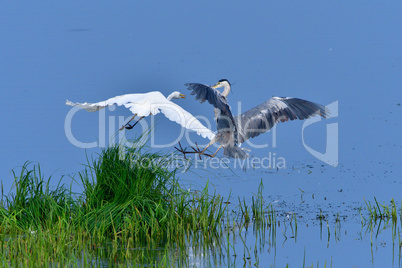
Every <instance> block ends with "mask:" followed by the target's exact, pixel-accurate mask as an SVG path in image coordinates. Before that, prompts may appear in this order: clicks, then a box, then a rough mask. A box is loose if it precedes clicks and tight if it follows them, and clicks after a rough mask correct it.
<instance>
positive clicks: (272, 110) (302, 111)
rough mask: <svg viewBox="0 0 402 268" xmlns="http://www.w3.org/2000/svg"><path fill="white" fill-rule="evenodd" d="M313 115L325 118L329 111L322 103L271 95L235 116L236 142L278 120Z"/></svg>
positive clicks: (303, 117)
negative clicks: (271, 96)
mask: <svg viewBox="0 0 402 268" xmlns="http://www.w3.org/2000/svg"><path fill="white" fill-rule="evenodd" d="M313 115H320V116H322V117H324V118H327V117H328V116H329V112H328V110H327V109H326V108H325V107H324V106H323V105H320V104H317V103H314V102H311V101H306V100H302V99H298V98H290V97H287V98H279V97H273V98H271V99H269V100H267V101H266V102H264V103H262V104H260V105H258V106H256V107H254V108H252V109H250V110H248V111H247V112H244V113H242V114H241V115H238V116H236V117H235V121H236V126H237V130H238V142H240V143H242V142H244V141H245V140H248V139H250V138H254V137H256V136H258V135H260V134H262V133H265V132H267V131H268V130H270V129H271V128H272V127H273V126H274V125H275V123H277V122H279V121H280V122H285V121H289V120H295V119H300V120H303V119H307V118H310V117H311V116H313Z"/></svg>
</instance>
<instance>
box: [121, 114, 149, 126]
mask: <svg viewBox="0 0 402 268" xmlns="http://www.w3.org/2000/svg"><path fill="white" fill-rule="evenodd" d="M144 117H145V116H141V117H140V119H138V120H137V122H135V123H134V125H132V126H131V125H128V126H127V125H126V127H125V128H126V129H132V128H133V127H135V125H137V124H138V122H140V121H141V119H143V118H144Z"/></svg>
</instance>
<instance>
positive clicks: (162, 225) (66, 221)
mask: <svg viewBox="0 0 402 268" xmlns="http://www.w3.org/2000/svg"><path fill="white" fill-rule="evenodd" d="M171 161H172V159H171V158H170V157H168V156H165V155H161V154H156V153H150V152H147V151H145V150H144V148H125V147H122V146H113V147H110V148H107V149H104V150H103V151H102V152H101V153H100V154H99V156H98V157H97V158H95V159H93V160H91V161H88V164H87V166H86V168H85V170H84V171H82V172H80V173H79V174H78V176H77V177H79V179H80V182H81V184H82V187H83V192H82V193H80V194H76V193H73V192H72V191H71V188H69V187H66V186H65V185H63V184H62V183H61V180H60V182H59V183H58V185H57V186H56V187H54V188H52V187H51V186H50V185H51V183H50V180H51V178H49V179H45V178H44V176H43V174H42V172H41V170H40V167H39V165H33V167H31V163H28V162H27V163H25V164H24V165H23V166H22V169H21V172H20V173H19V174H16V173H14V177H15V182H14V188H13V189H12V192H11V193H10V194H8V195H7V196H3V197H2V200H1V203H0V230H1V232H0V247H1V248H2V249H6V250H3V254H0V257H1V258H2V262H3V263H8V264H10V265H11V264H13V263H14V264H17V263H24V262H25V261H26V260H28V261H27V263H26V264H27V265H28V266H29V263H34V262H35V263H36V262H38V263H42V264H46V263H47V264H51V263H53V264H55V263H57V264H58V265H69V264H71V263H77V262H80V261H83V262H87V261H88V262H94V261H95V262H97V261H100V262H104V261H105V260H107V262H113V263H114V265H116V264H119V263H120V264H122V263H127V262H129V263H132V264H133V265H135V264H141V263H146V264H149V263H155V261H156V263H157V264H158V263H159V261H160V262H161V263H165V264H166V263H171V259H172V258H175V256H176V257H177V254H175V248H186V246H185V243H186V241H188V240H189V239H190V237H191V236H193V235H194V234H196V235H197V237H199V236H200V235H202V236H203V237H204V239H207V240H210V239H211V237H213V236H215V235H216V233H217V231H216V230H217V228H218V227H219V226H220V222H221V219H222V217H223V213H224V209H225V206H223V202H222V198H221V197H220V196H219V195H218V196H217V195H210V194H209V191H208V186H206V188H205V189H203V190H201V191H198V192H196V193H193V192H189V191H187V190H184V189H182V188H181V187H180V185H179V183H178V181H177V178H176V176H175V174H176V169H175V168H169V166H170V164H171ZM155 248H158V249H160V250H158V251H155ZM183 254H185V253H183ZM178 257H180V256H178Z"/></svg>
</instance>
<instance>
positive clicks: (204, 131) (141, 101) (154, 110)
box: [66, 91, 215, 140]
mask: <svg viewBox="0 0 402 268" xmlns="http://www.w3.org/2000/svg"><path fill="white" fill-rule="evenodd" d="M184 98H185V95H183V94H181V93H180V92H178V91H174V92H173V93H171V94H170V95H169V96H168V97H165V96H164V95H163V94H162V93H161V92H159V91H152V92H148V93H136V94H126V95H121V96H116V97H113V98H110V99H108V100H105V101H100V102H97V103H87V102H85V103H73V102H71V101H69V100H67V102H66V105H70V106H77V107H80V108H82V109H85V110H87V111H88V112H96V111H99V110H101V109H103V108H105V107H108V106H111V105H115V104H116V105H118V106H122V105H123V106H124V107H126V108H128V109H129V110H130V111H131V112H132V113H133V117H132V118H131V119H130V120H129V121H128V122H127V123H126V124H125V125H123V126H122V127H121V128H120V130H123V129H132V128H133V127H134V126H135V125H136V124H137V123H138V122H139V121H140V120H141V119H143V118H144V117H146V116H149V115H156V114H158V113H162V114H164V115H165V116H166V117H167V118H168V119H170V120H171V121H174V122H176V123H178V124H179V125H181V126H182V127H184V128H186V129H190V130H193V131H195V132H197V134H198V135H200V136H202V137H203V138H208V139H210V140H212V139H213V138H214V137H215V134H214V133H213V132H212V131H211V130H210V129H208V128H207V127H205V126H204V125H203V124H202V123H201V122H200V121H199V120H198V119H197V118H195V117H194V116H193V115H192V114H190V113H189V112H187V111H186V110H184V109H183V108H182V107H180V106H179V105H177V104H176V103H174V102H172V99H184ZM136 116H138V117H139V119H138V120H137V122H135V123H134V124H133V125H130V122H131V121H132V120H134V118H135V117H136Z"/></svg>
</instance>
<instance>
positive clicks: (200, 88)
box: [184, 83, 235, 125]
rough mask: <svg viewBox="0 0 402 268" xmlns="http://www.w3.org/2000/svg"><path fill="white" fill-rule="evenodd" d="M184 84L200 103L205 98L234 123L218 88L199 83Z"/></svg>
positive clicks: (227, 105)
mask: <svg viewBox="0 0 402 268" xmlns="http://www.w3.org/2000/svg"><path fill="white" fill-rule="evenodd" d="M184 85H185V86H186V87H187V89H188V90H192V92H191V95H195V99H196V100H199V101H200V102H201V103H203V102H205V101H206V100H207V101H208V102H209V103H210V104H212V105H213V106H214V107H215V108H217V109H219V110H220V111H221V114H222V115H225V116H227V117H228V118H229V119H230V120H231V121H232V122H233V124H234V123H235V121H234V118H233V115H232V111H231V109H230V106H229V104H228V102H227V100H226V98H225V97H224V96H222V95H221V93H220V92H219V91H218V90H216V89H214V88H212V87H210V86H207V85H204V84H199V83H187V84H184ZM234 125H235V124H234Z"/></svg>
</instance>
